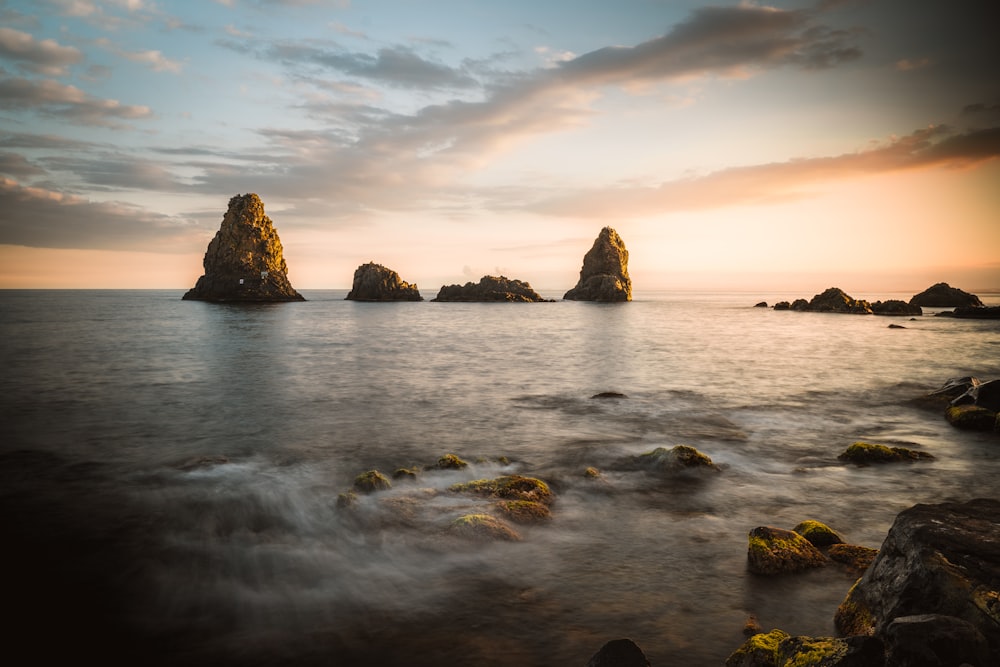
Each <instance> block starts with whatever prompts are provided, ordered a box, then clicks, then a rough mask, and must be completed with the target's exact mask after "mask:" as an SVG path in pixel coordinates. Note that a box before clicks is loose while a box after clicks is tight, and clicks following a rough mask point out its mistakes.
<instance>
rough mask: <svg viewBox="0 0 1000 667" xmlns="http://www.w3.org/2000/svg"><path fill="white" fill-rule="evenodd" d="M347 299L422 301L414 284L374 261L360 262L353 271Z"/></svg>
mask: <svg viewBox="0 0 1000 667" xmlns="http://www.w3.org/2000/svg"><path fill="white" fill-rule="evenodd" d="M347 300H348V301H423V300H424V299H423V297H422V296H420V291H419V290H418V289H417V286H416V285H411V284H410V283H408V282H405V281H403V280H402V279H401V278H400V277H399V274H398V273H396V272H395V271H393V270H392V269H389V268H386V267H384V266H382V265H381V264H376V263H375V262H368V263H367V264H362V265H361V266H359V267H358V268H357V269H356V270H355V271H354V284H353V286H352V287H351V291H350V292H349V293H348V294H347Z"/></svg>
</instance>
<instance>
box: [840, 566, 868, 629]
mask: <svg viewBox="0 0 1000 667" xmlns="http://www.w3.org/2000/svg"><path fill="white" fill-rule="evenodd" d="M860 582H861V579H858V580H857V581H856V582H854V585H853V586H851V590H849V591H848V592H847V597H845V598H844V601H843V602H841V603H840V605H839V606H838V607H837V612H836V613H835V614H834V616H833V624H834V625H835V626H836V627H837V632H839V633H840V634H841V635H843V636H845V637H852V636H855V635H873V634H875V617H874V615H873V614H872V612H871V609H869V608H868V605H867V604H866V603H865V602H864V601H863V600H862V599H861V598H860V596H859V595H857V594H856V593H855V591H856V590H857V588H858V584H859V583H860Z"/></svg>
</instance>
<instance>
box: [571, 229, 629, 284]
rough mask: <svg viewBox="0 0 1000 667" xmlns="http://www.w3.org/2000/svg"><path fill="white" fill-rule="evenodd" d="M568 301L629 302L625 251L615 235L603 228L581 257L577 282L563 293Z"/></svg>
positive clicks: (623, 244) (622, 243)
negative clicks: (581, 261) (581, 263)
mask: <svg viewBox="0 0 1000 667" xmlns="http://www.w3.org/2000/svg"><path fill="white" fill-rule="evenodd" d="M563 298H564V299H566V300H569V301H631V300H632V279H631V278H629V277H628V250H626V249H625V242H624V241H622V238H621V237H620V236H618V232H616V231H615V230H613V229H611V228H610V227H605V228H604V229H602V230H601V233H600V234H599V235H598V236H597V239H596V240H595V241H594V245H593V246H592V247H591V248H590V250H589V251H587V254H586V255H584V257H583V268H581V269H580V280H579V282H577V284H576V287H574V288H573V289H571V290H570V291H568V292H566V294H564V295H563Z"/></svg>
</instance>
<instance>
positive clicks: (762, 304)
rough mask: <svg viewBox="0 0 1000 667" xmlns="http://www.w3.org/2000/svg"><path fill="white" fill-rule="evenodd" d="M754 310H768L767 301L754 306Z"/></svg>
mask: <svg viewBox="0 0 1000 667" xmlns="http://www.w3.org/2000/svg"><path fill="white" fill-rule="evenodd" d="M753 307H754V308H767V301H758V302H757V303H755V304H754V306H753Z"/></svg>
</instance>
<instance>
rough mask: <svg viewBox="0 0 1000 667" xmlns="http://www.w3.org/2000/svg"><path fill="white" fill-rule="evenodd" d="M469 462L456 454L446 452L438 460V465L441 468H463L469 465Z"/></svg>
mask: <svg viewBox="0 0 1000 667" xmlns="http://www.w3.org/2000/svg"><path fill="white" fill-rule="evenodd" d="M468 465H469V464H468V463H466V462H465V461H463V460H462V459H460V458H458V457H457V456H455V455H454V454H445V455H444V456H442V457H441V458H439V459H438V461H437V467H438V468H440V469H441V470H461V469H462V468H466V467H468Z"/></svg>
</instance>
